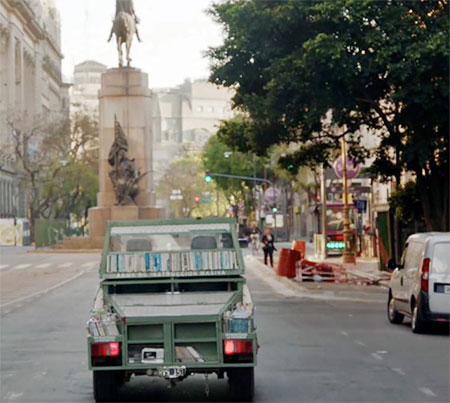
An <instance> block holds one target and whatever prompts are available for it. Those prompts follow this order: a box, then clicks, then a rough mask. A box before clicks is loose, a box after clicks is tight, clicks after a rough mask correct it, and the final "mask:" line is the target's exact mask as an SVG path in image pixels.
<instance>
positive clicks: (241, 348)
mask: <svg viewBox="0 0 450 403" xmlns="http://www.w3.org/2000/svg"><path fill="white" fill-rule="evenodd" d="M223 352H224V354H225V355H238V354H251V353H252V352H253V343H252V341H251V340H225V341H224V343H223Z"/></svg>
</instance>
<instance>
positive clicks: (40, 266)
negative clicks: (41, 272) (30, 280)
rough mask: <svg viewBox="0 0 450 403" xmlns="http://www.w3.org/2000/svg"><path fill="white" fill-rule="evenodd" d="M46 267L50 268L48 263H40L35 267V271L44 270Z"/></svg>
mask: <svg viewBox="0 0 450 403" xmlns="http://www.w3.org/2000/svg"><path fill="white" fill-rule="evenodd" d="M46 267H50V263H42V264H40V265H37V266H36V269H45V268H46Z"/></svg>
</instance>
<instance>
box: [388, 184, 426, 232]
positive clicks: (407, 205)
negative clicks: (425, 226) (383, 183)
mask: <svg viewBox="0 0 450 403" xmlns="http://www.w3.org/2000/svg"><path fill="white" fill-rule="evenodd" d="M389 204H390V205H391V207H392V208H393V209H394V215H395V217H396V218H397V219H398V220H399V221H401V222H402V223H404V224H409V223H411V222H413V221H422V219H423V208H422V204H421V203H420V193H419V189H418V187H417V184H416V183H415V182H412V181H410V182H408V183H406V184H405V185H404V186H401V187H398V188H397V189H396V190H395V191H393V192H392V194H391V196H390V198H389Z"/></svg>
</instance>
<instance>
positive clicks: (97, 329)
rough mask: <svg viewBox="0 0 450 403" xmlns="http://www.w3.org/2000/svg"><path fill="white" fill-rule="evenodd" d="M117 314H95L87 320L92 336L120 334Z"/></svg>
mask: <svg viewBox="0 0 450 403" xmlns="http://www.w3.org/2000/svg"><path fill="white" fill-rule="evenodd" d="M116 321H117V316H116V315H115V314H110V313H107V314H102V315H93V316H92V318H91V319H89V320H88V322H87V329H88V332H89V334H90V335H91V336H119V335H120V332H119V329H118V328H117V324H116Z"/></svg>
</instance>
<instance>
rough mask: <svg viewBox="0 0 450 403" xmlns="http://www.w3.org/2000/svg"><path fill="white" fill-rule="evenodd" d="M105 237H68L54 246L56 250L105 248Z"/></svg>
mask: <svg viewBox="0 0 450 403" xmlns="http://www.w3.org/2000/svg"><path fill="white" fill-rule="evenodd" d="M103 242H104V237H68V238H64V239H63V240H62V241H61V242H59V243H57V244H55V245H53V246H52V249H55V250H80V249H83V250H90V249H103Z"/></svg>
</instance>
